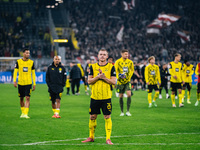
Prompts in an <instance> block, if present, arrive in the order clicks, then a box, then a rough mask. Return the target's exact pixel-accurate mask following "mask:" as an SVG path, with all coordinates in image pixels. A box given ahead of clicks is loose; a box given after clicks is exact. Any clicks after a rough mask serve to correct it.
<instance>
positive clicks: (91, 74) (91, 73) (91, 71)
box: [89, 65, 94, 76]
mask: <svg viewBox="0 0 200 150" xmlns="http://www.w3.org/2000/svg"><path fill="white" fill-rule="evenodd" d="M93 74H94V73H93V68H92V65H91V66H90V72H89V75H90V76H93Z"/></svg>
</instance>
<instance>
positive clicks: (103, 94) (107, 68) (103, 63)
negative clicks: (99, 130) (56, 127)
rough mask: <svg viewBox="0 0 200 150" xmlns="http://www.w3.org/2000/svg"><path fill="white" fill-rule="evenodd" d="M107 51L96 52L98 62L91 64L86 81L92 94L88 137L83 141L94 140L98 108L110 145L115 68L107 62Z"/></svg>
mask: <svg viewBox="0 0 200 150" xmlns="http://www.w3.org/2000/svg"><path fill="white" fill-rule="evenodd" d="M107 58H108V52H107V51H106V50H105V49H101V50H100V51H99V53H98V60H99V62H98V63H95V64H92V66H91V67H90V73H89V76H88V83H89V84H91V85H92V95H91V101H90V109H89V113H90V120H89V138H87V139H86V140H85V141H82V142H83V143H85V142H94V132H95V128H96V125H97V123H96V119H97V115H98V114H100V109H101V110H102V112H103V114H104V119H105V129H106V144H109V145H112V144H113V143H112V142H111V140H110V136H111V130H112V121H111V111H112V104H111V89H110V85H114V84H115V81H116V77H115V76H116V74H115V68H114V66H113V65H112V64H111V63H107Z"/></svg>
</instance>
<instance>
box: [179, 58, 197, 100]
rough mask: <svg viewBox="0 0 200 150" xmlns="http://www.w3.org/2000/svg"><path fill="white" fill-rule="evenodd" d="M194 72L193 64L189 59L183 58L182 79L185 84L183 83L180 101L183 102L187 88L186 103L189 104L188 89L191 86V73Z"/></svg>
mask: <svg viewBox="0 0 200 150" xmlns="http://www.w3.org/2000/svg"><path fill="white" fill-rule="evenodd" d="M193 73H194V66H193V65H192V64H190V62H189V61H187V60H185V63H184V64H183V79H184V81H185V84H183V90H182V102H184V96H185V90H186V88H187V90H188V91H187V103H188V104H191V102H190V91H191V88H192V75H193Z"/></svg>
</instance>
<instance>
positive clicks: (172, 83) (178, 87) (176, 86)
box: [171, 82, 182, 92]
mask: <svg viewBox="0 0 200 150" xmlns="http://www.w3.org/2000/svg"><path fill="white" fill-rule="evenodd" d="M177 89H182V85H181V83H174V82H171V91H173V92H175V91H176V90H177Z"/></svg>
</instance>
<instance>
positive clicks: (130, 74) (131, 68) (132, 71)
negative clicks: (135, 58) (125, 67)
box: [128, 61, 134, 81]
mask: <svg viewBox="0 0 200 150" xmlns="http://www.w3.org/2000/svg"><path fill="white" fill-rule="evenodd" d="M133 73H134V65H133V62H132V61H131V65H130V68H129V74H128V81H130V80H131V77H132V75H133Z"/></svg>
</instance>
